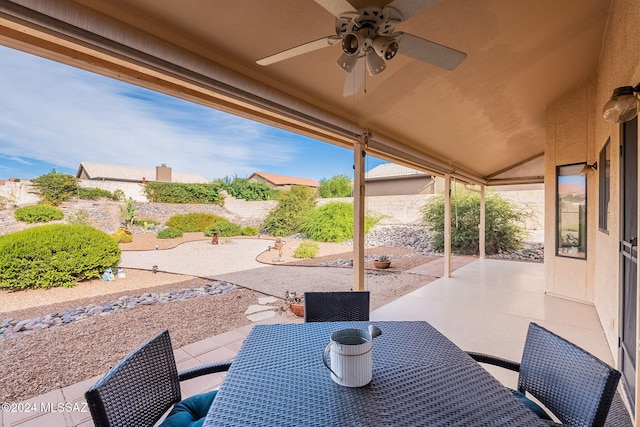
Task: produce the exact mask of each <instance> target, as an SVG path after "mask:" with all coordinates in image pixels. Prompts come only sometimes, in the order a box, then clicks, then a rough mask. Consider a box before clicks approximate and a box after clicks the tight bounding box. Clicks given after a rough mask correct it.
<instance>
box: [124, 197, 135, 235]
mask: <svg viewBox="0 0 640 427" xmlns="http://www.w3.org/2000/svg"><path fill="white" fill-rule="evenodd" d="M124 203H125V206H120V212H121V213H122V216H123V218H124V224H125V227H126V228H127V229H130V228H131V227H132V226H133V221H134V219H135V217H136V215H138V210H137V209H136V201H135V200H133V198H132V197H129V198H128V199H125V201H124Z"/></svg>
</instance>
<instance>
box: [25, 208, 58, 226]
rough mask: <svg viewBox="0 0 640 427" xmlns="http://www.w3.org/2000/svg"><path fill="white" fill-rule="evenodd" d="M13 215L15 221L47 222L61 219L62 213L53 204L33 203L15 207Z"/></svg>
mask: <svg viewBox="0 0 640 427" xmlns="http://www.w3.org/2000/svg"><path fill="white" fill-rule="evenodd" d="M13 216H14V218H15V219H16V221H23V222H26V223H29V224H32V223H34V222H49V221H55V220H58V219H62V217H63V216H64V213H63V212H62V211H61V210H60V209H58V208H56V207H55V206H50V205H33V206H25V207H23V208H19V209H16V211H15V212H14V213H13Z"/></svg>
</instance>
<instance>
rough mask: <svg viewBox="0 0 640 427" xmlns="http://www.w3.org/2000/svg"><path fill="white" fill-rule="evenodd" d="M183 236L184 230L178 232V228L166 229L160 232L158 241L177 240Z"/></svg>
mask: <svg viewBox="0 0 640 427" xmlns="http://www.w3.org/2000/svg"><path fill="white" fill-rule="evenodd" d="M182 234H183V233H182V230H178V229H177V228H165V229H164V230H160V231H159V232H158V234H157V235H156V237H157V238H158V239H175V238H178V237H182Z"/></svg>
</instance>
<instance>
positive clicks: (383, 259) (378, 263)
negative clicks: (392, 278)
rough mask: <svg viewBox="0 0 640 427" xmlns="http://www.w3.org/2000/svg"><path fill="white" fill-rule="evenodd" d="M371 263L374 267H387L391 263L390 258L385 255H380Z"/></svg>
mask: <svg viewBox="0 0 640 427" xmlns="http://www.w3.org/2000/svg"><path fill="white" fill-rule="evenodd" d="M373 265H374V266H375V267H376V268H389V266H390V265H391V260H390V259H389V256H387V255H380V256H379V257H378V258H377V259H374V260H373Z"/></svg>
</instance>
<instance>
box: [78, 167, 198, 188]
mask: <svg viewBox="0 0 640 427" xmlns="http://www.w3.org/2000/svg"><path fill="white" fill-rule="evenodd" d="M76 178H80V179H87V180H93V181H113V182H140V183H141V182H146V181H157V182H178V183H182V184H206V183H208V182H209V181H207V179H206V178H205V177H203V176H202V175H198V174H195V173H185V172H173V171H172V170H171V168H170V167H168V166H167V165H166V164H164V163H163V164H162V165H160V166H156V168H155V169H146V168H134V167H130V166H117V165H106V164H103V163H91V162H82V163H80V167H79V168H78V172H77V173H76Z"/></svg>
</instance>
